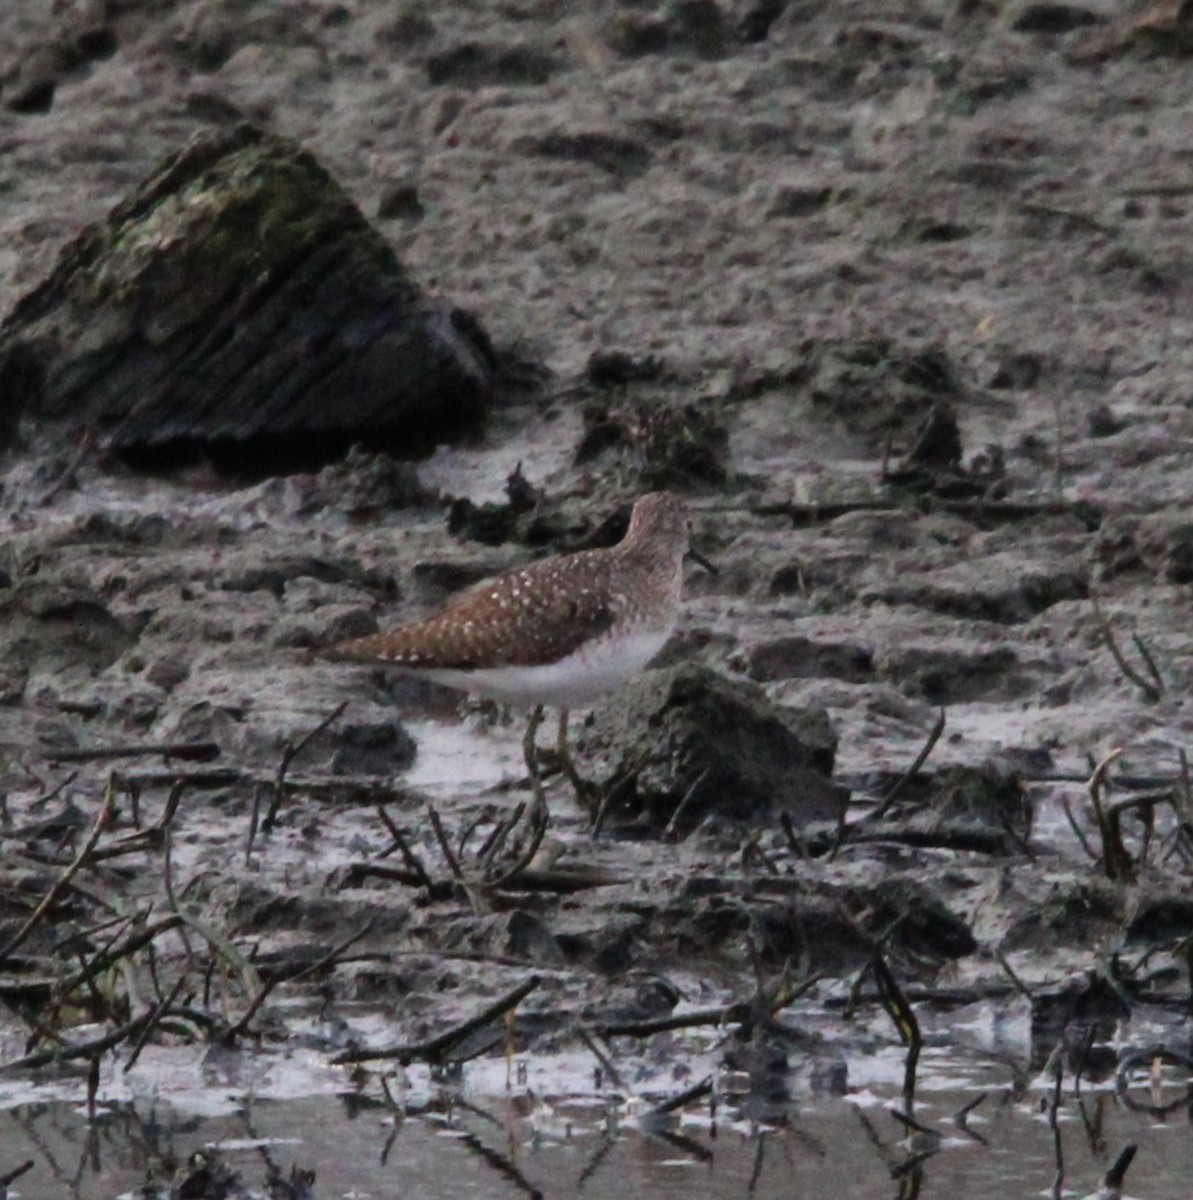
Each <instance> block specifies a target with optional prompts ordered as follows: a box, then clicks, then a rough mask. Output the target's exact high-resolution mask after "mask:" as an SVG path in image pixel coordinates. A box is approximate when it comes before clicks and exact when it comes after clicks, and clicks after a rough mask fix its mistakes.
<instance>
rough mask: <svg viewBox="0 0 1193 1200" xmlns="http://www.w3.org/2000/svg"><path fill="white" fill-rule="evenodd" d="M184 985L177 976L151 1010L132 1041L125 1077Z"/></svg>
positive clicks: (184, 977) (181, 978) (180, 977)
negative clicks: (163, 996)
mask: <svg viewBox="0 0 1193 1200" xmlns="http://www.w3.org/2000/svg"><path fill="white" fill-rule="evenodd" d="M185 983H186V976H185V975H179V976H178V978H177V980H175V982H174V986H173V987H172V988H171V989H170V994H169V995H168V996H167V997H166V998H165V999H164V1000H160V1001H158V1003H157V1004H156V1005H155V1006H154V1008H153V1010H152V1011H151V1012H150V1014H149V1016H148V1017H147V1018H146V1020H145V1024H144V1025H143V1027H142V1028H141V1029H140V1030H139V1031H138V1033H137V1036H136V1038H135V1039H134V1041H133V1048H132V1050H131V1052H130V1053H129V1057H128V1062H126V1063H125V1064H124V1067H123V1071H124V1074H126V1075H127V1074H128V1072H129V1071H131V1070H132V1069H133V1067H134V1066H136V1063H137V1059H138V1058H140V1057H141V1051H142V1050H144V1049H145V1043H146V1042H147V1041H148V1040H149V1035H150V1034H151V1033H152V1032H153V1030H154V1029H155V1028H156V1026H157V1023H158V1022H159V1021H160V1020H161V1019H162V1017H164V1016H165V1015H166V1013H167V1012H168V1011H169V1008H170V1005H171V1004H173V1003H174V1001H175V1000H177V999H178V993H179V992H181V991H182V988H183V985H184V984H185Z"/></svg>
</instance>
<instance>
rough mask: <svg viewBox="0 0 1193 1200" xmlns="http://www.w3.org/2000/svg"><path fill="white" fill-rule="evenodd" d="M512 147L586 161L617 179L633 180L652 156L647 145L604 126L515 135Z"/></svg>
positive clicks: (645, 169) (538, 155)
mask: <svg viewBox="0 0 1193 1200" xmlns="http://www.w3.org/2000/svg"><path fill="white" fill-rule="evenodd" d="M512 149H513V150H514V151H516V152H517V153H519V154H532V155H536V156H537V157H539V158H560V159H565V160H566V161H568V162H578V163H588V164H589V165H590V166H594V167H598V168H600V170H602V171H606V172H608V174H610V175H613V176H615V177H616V178H618V179H625V180H628V179H637V178H638V177H639V176H640V175H644V174H645V173H646V172H647V170H649V168H650V164H651V162H652V161H653V159H654V155H653V154H652V153H651V150H650V147H649V146H647V145H646V144H645V143H644V142H641V141H639V140H638V139H637V138H632V137H627V136H626V135H624V134H620V133H614V132H612V131H610V130H605V129H581V130H575V131H571V132H569V131H558V132H554V133H544V134H536V135H533V136H527V137H519V138H515V139H514V142H513V146H512Z"/></svg>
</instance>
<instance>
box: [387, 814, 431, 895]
mask: <svg viewBox="0 0 1193 1200" xmlns="http://www.w3.org/2000/svg"><path fill="white" fill-rule="evenodd" d="M377 816H378V817H380V818H381V824H382V825H384V826H385V828H386V829H387V830H389V836H390V837H391V838H393V840H394V845H395V846H397V848H398V851H399V853H400V854H401V855H402V861H403V862H404V863H405V864H406V866H407V867H408V868H409V869H410V871H411V872H412V873H413V874H414V876H415V878H417V880H418V884H419V887H423V888H426V889H427V891H428V892H432V891H434V890H435V885H434V883H432V882H431V877H430V875H428V874H427V869H426V867H424V866H423V863H422V859H421V858H419V857H418V855H417V854H415V853H414V851H413V850H411V849H410V847H409V845H408V844H407V842H406V838H405V837H404V836H403V834H402V831H401V830H400V829H399V828H398V827H397V825H396V824H394V819H393V818H392V817H391V816H390V815H389V813H387V812H386V811H385V805H384V804H378V805H377Z"/></svg>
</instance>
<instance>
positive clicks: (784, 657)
mask: <svg viewBox="0 0 1193 1200" xmlns="http://www.w3.org/2000/svg"><path fill="white" fill-rule="evenodd" d="M746 664H747V665H746V671H747V673H748V674H749V676H750V678H751V679H753V680H755V681H756V682H758V683H768V682H770V681H771V680H775V679H843V680H845V681H846V682H848V683H864V682H866V681H867V680H869V679H873V678H874V655H873V652H872V651H871V650H870V648H869V647H868V646H859V645H857V644H856V643H854V642H814V641H812V639H811V638H806V637H801V636H798V635H796V636H793V637H778V638H773V639H772V640H770V641H768V642H760V643H759V644H758V645H756V646H752V647H751V648H750V650H749V652H748V654H747V656H746Z"/></svg>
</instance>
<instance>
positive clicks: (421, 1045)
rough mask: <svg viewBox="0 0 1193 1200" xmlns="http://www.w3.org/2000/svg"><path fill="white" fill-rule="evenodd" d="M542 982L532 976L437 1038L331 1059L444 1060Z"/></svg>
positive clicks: (349, 1052) (360, 1050) (358, 1050)
mask: <svg viewBox="0 0 1193 1200" xmlns="http://www.w3.org/2000/svg"><path fill="white" fill-rule="evenodd" d="M540 983H542V979H541V978H540V977H539V976H538V975H532V976H531V977H530V978H529V979H527V980H525V981H524V982H523V983H520V984H519V985H518V986H517V987H516V988H514V990H513V991H512V992H509V993H507V994H506V995H504V996H502V997H501V999H500V1000H497V1001H495V1002H494V1003H493V1004H490V1005H489V1006H488V1008H485V1009H482V1010H481V1011H480V1012H479V1013H477V1014H476V1016H474V1017H469V1018H468V1020H466V1021H462V1022H461V1023H460V1024H459V1025H456V1026H455V1027H454V1028H452V1029H449V1030H447V1031H446V1032H445V1033H441V1034H439V1035H438V1036H436V1037H433V1038H428V1039H427V1040H426V1041H422V1042H413V1043H411V1044H410V1045H406V1046H395V1047H394V1048H393V1049H391V1050H368V1049H365V1048H363V1047H361V1048H354V1049H351V1050H345V1051H343V1052H342V1053H340V1054H337V1055H336V1056H335V1057H334V1058H333V1059H332V1060H331V1061H332V1062H333V1063H356V1062H368V1061H370V1060H373V1059H397V1060H398V1062H400V1063H401V1064H402V1065H403V1066H407V1065H409V1064H410V1063H412V1062H414V1061H415V1060H416V1059H422V1060H424V1061H426V1062H430V1063H439V1062H442V1061H443V1059H444V1057H445V1055H446V1054H447V1052H448V1051H449V1050H450V1049H451V1048H452V1047H453V1046H455V1045H458V1044H459V1043H460V1042H462V1041H463V1040H464V1039H465V1038H466V1037H468V1036H469V1034H472V1033H475V1032H476V1031H477V1030H478V1029H483V1028H484V1027H485V1026H486V1025H489V1024H492V1022H494V1021H496V1020H497V1018H498V1017H501V1016H504V1015H505V1013H507V1012H509V1010H510V1009H512V1008H516V1007H517V1005H519V1004H521V1002H522V1001H523V1000H525V999H526V997H527V996H529V995H530V993H531V992H533V991H534V990H535V988H537V987H538V986H539V984H540Z"/></svg>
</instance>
